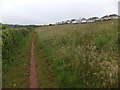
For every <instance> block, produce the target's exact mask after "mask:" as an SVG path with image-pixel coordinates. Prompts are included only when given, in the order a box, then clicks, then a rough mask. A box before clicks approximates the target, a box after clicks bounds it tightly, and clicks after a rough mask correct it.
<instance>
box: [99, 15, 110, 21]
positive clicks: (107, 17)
mask: <svg viewBox="0 0 120 90" xmlns="http://www.w3.org/2000/svg"><path fill="white" fill-rule="evenodd" d="M106 20H110V17H109V16H108V15H106V16H103V17H101V21H106Z"/></svg>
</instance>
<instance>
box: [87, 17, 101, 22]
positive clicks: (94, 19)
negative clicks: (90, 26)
mask: <svg viewBox="0 0 120 90" xmlns="http://www.w3.org/2000/svg"><path fill="white" fill-rule="evenodd" d="M99 20H100V19H99V18H98V17H92V18H89V19H87V23H92V22H96V21H99Z"/></svg>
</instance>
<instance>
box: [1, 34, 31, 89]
mask: <svg viewBox="0 0 120 90" xmlns="http://www.w3.org/2000/svg"><path fill="white" fill-rule="evenodd" d="M31 37H32V32H29V33H28V35H27V36H26V37H24V39H23V40H21V42H19V45H18V46H16V47H15V48H14V52H11V54H9V60H10V61H11V60H12V63H11V64H9V63H8V64H9V65H8V64H7V67H5V68H4V72H5V73H3V77H2V78H3V80H2V83H3V85H2V87H3V88H27V87H28V81H29V80H28V77H29V49H30V44H31ZM3 52H4V51H3ZM3 67H4V66H3Z"/></svg>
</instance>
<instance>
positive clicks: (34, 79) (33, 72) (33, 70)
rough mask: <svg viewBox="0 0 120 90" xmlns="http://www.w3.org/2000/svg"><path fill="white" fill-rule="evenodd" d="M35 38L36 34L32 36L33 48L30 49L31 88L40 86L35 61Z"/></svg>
mask: <svg viewBox="0 0 120 90" xmlns="http://www.w3.org/2000/svg"><path fill="white" fill-rule="evenodd" d="M34 44H35V39H34V34H33V37H32V43H31V50H30V76H29V88H38V79H37V70H36V62H35V52H34V49H35V45H34Z"/></svg>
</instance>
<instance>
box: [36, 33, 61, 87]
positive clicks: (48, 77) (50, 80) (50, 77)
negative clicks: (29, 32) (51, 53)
mask: <svg viewBox="0 0 120 90" xmlns="http://www.w3.org/2000/svg"><path fill="white" fill-rule="evenodd" d="M35 35H36V34H35ZM35 57H36V58H35V59H36V64H37V74H38V83H39V85H38V87H39V88H58V87H59V85H58V83H57V81H56V78H55V76H54V73H53V71H52V70H51V66H50V65H49V63H48V62H47V61H48V60H47V58H46V56H45V55H44V52H43V51H42V49H41V46H40V42H39V39H38V37H37V35H36V37H35Z"/></svg>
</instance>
